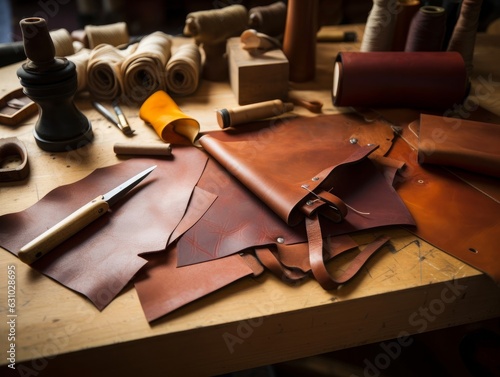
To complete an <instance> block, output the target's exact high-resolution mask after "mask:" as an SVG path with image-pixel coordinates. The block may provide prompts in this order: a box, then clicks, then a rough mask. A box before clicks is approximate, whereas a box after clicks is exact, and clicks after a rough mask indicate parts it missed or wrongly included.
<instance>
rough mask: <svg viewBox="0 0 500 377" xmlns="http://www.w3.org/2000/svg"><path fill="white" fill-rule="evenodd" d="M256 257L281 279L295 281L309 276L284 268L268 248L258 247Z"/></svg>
mask: <svg viewBox="0 0 500 377" xmlns="http://www.w3.org/2000/svg"><path fill="white" fill-rule="evenodd" d="M255 255H256V256H257V258H258V259H259V261H260V262H261V263H262V264H263V265H264V266H265V267H267V268H268V269H269V270H270V271H271V272H272V273H273V274H274V275H275V276H276V277H278V278H279V279H282V280H290V281H295V280H300V279H303V278H304V277H306V276H307V273H305V272H303V271H300V270H297V269H291V268H289V267H286V266H284V265H283V264H282V263H281V262H280V260H279V259H278V258H277V257H276V255H274V254H273V252H272V251H271V250H270V249H269V248H267V247H256V248H255Z"/></svg>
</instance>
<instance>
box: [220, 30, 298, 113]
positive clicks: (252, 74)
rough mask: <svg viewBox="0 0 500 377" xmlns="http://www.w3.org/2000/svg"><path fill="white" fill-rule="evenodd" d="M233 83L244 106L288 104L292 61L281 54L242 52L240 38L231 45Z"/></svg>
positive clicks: (232, 41) (234, 91) (228, 49)
mask: <svg viewBox="0 0 500 377" xmlns="http://www.w3.org/2000/svg"><path fill="white" fill-rule="evenodd" d="M227 54H228V61H229V81H230V83H231V88H232V90H233V93H234V95H235V96H236V99H237V100H238V103H239V104H240V105H248V104H251V103H256V102H262V101H268V100H273V99H281V100H286V98H287V96H288V72H289V69H288V59H287V58H286V56H285V54H283V51H281V50H273V51H268V52H266V53H265V54H262V55H259V56H252V55H250V54H249V53H248V52H247V51H245V50H244V49H243V48H242V44H241V41H240V38H239V37H234V38H229V39H228V41H227Z"/></svg>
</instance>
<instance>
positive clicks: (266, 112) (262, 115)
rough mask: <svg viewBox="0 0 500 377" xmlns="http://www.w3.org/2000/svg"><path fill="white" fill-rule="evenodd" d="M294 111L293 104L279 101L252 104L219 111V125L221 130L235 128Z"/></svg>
mask: <svg viewBox="0 0 500 377" xmlns="http://www.w3.org/2000/svg"><path fill="white" fill-rule="evenodd" d="M292 110H293V103H290V102H283V101H281V100H279V99H276V100H271V101H264V102H259V103H252V104H250V105H244V106H239V107H235V108H232V109H221V110H218V111H217V123H218V124H219V126H220V128H227V127H234V126H237V125H241V124H245V123H249V122H253V121H257V120H262V119H266V118H271V117H274V116H277V115H281V114H284V113H286V112H288V111H292Z"/></svg>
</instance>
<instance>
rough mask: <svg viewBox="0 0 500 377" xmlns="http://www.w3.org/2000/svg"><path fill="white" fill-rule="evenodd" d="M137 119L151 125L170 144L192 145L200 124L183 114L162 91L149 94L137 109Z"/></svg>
mask: <svg viewBox="0 0 500 377" xmlns="http://www.w3.org/2000/svg"><path fill="white" fill-rule="evenodd" d="M139 117H140V118H141V119H142V120H143V121H145V122H147V123H149V124H151V126H152V127H153V128H154V130H155V131H156V133H157V134H158V136H160V138H161V139H162V140H163V141H165V142H167V143H172V144H193V143H194V141H195V139H196V137H197V135H198V132H199V131H200V124H199V123H198V121H197V120H196V119H193V118H192V117H190V116H189V115H186V114H184V113H183V112H182V111H181V109H180V108H179V106H177V104H176V103H175V102H174V100H173V99H172V98H171V97H170V96H169V95H168V94H167V93H165V92H164V91H163V90H159V91H157V92H155V93H153V94H151V95H150V96H149V97H148V98H147V99H146V100H145V101H144V103H143V104H142V106H141V108H140V109H139Z"/></svg>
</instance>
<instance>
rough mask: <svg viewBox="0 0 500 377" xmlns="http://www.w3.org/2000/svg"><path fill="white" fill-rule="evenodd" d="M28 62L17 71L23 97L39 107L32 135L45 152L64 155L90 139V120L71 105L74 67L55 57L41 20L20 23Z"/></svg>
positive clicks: (33, 19)
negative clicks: (63, 153) (22, 89)
mask: <svg viewBox="0 0 500 377" xmlns="http://www.w3.org/2000/svg"><path fill="white" fill-rule="evenodd" d="M19 24H20V26H21V31H22V33H23V43H24V50H25V52H26V56H27V57H28V61H27V62H26V63H24V64H23V65H22V66H21V68H19V69H18V70H17V76H18V77H19V79H20V82H21V85H22V86H23V87H24V93H25V94H26V95H27V96H28V97H29V98H30V99H32V100H33V102H35V103H36V104H37V105H38V107H39V114H40V115H39V118H38V120H37V123H36V125H35V129H34V131H33V135H34V137H35V140H36V143H37V145H38V146H39V147H40V148H41V149H44V150H46V151H51V152H67V151H70V150H72V149H76V148H80V147H82V146H84V145H85V144H88V143H89V142H90V141H91V140H92V138H93V132H92V127H91V124H90V122H89V120H88V119H87V118H86V117H85V115H83V113H82V112H80V111H79V110H78V109H77V107H76V106H75V104H74V102H73V97H74V95H75V93H76V89H77V77H76V68H75V64H74V63H73V62H71V61H69V60H67V59H64V58H56V57H55V47H54V43H53V42H52V39H51V37H50V34H49V31H48V29H47V23H46V21H45V20H44V19H43V18H39V17H31V18H25V19H22V20H21V21H20V23H19Z"/></svg>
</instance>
